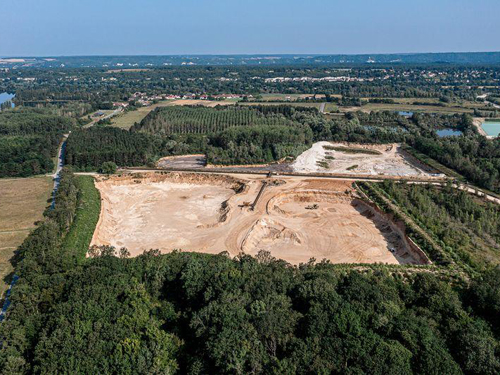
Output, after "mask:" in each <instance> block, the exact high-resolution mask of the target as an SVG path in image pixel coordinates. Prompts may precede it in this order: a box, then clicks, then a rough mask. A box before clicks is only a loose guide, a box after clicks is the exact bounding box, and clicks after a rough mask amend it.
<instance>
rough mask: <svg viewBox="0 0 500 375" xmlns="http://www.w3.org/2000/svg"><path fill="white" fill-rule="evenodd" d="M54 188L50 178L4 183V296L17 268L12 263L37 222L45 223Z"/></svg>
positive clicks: (0, 248) (0, 223) (0, 236)
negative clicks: (7, 281)
mask: <svg viewBox="0 0 500 375" xmlns="http://www.w3.org/2000/svg"><path fill="white" fill-rule="evenodd" d="M52 187H53V182H52V178H50V177H33V178H23V179H0V207H2V209H1V210H0V294H1V295H3V293H4V292H5V290H6V289H7V285H8V283H6V282H5V280H4V278H5V277H6V276H7V275H9V274H10V273H11V272H12V270H13V268H12V265H11V263H10V262H9V260H10V259H11V258H12V257H13V256H14V251H15V250H16V249H17V247H18V246H19V245H21V243H22V242H23V240H24V239H25V238H26V237H27V236H28V234H29V233H30V231H31V230H32V229H33V228H35V222H37V221H38V220H41V219H42V217H43V216H42V213H43V211H44V210H45V208H46V207H47V206H48V203H47V201H48V199H49V198H50V196H51V192H52Z"/></svg>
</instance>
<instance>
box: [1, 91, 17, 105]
mask: <svg viewBox="0 0 500 375" xmlns="http://www.w3.org/2000/svg"><path fill="white" fill-rule="evenodd" d="M14 96H15V95H14V94H9V93H8V92H0V104H2V103H5V102H7V101H9V100H12V99H14ZM12 108H14V103H12Z"/></svg>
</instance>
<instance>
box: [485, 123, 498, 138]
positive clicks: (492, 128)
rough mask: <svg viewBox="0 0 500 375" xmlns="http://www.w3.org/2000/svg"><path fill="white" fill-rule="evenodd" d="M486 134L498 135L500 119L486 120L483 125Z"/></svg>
mask: <svg viewBox="0 0 500 375" xmlns="http://www.w3.org/2000/svg"><path fill="white" fill-rule="evenodd" d="M481 127H482V128H483V129H484V131H485V132H486V134H488V135H490V136H492V137H498V135H499V134H500V120H499V121H485V122H483V124H482V125H481Z"/></svg>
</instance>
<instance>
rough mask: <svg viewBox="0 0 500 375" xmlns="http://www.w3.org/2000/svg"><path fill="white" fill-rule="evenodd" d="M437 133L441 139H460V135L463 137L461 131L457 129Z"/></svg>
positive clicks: (442, 130)
mask: <svg viewBox="0 0 500 375" xmlns="http://www.w3.org/2000/svg"><path fill="white" fill-rule="evenodd" d="M436 133H437V135H438V136H440V137H453V136H455V137H458V136H459V135H462V132H461V131H460V130H455V129H441V130H438V131H436Z"/></svg>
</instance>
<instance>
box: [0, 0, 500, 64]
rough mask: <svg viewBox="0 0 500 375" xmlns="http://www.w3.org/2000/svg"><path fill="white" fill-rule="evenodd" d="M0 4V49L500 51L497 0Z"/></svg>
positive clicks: (38, 0) (24, 0)
mask: <svg viewBox="0 0 500 375" xmlns="http://www.w3.org/2000/svg"><path fill="white" fill-rule="evenodd" d="M0 9H1V11H0V56H48V55H116V54H126V55H134V54H240V53H249V54H251V53H271V54H273V53H306V54H307V53H310V54H313V53H325V54H338V53H348V54H352V53H368V54H370V53H393V52H394V53H395V52H450V51H457V52H459V51H500V37H499V36H500V18H499V16H500V1H499V0H418V1H416V0H378V1H375V0H342V1H337V0H288V1H285V0H246V1H242V0H100V1H97V0H80V1H78V0H15V1H7V0H4V1H0Z"/></svg>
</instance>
